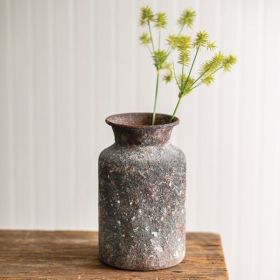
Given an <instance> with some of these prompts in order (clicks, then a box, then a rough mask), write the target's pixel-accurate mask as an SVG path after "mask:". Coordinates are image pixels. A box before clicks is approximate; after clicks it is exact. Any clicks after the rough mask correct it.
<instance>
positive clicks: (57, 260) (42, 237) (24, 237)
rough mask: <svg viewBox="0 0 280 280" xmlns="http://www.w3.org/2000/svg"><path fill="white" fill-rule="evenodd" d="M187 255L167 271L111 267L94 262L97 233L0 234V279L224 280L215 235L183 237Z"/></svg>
mask: <svg viewBox="0 0 280 280" xmlns="http://www.w3.org/2000/svg"><path fill="white" fill-rule="evenodd" d="M186 248H187V256H186V258H185V260H184V261H183V262H182V263H181V264H179V265H177V266H175V267H172V268H170V269H164V270H158V271H152V272H138V271H124V270H119V269H115V268H112V267H109V266H106V265H104V264H102V263H101V262H100V261H99V259H98V239H97V233H96V232H78V231H52V232H51V231H10V230H2V231H0V279H31V278H32V279H39V278H40V279H44V278H45V279H126V280H128V279H169V280H170V279H186V280H200V279H201V280H202V279H203V280H214V279H215V280H225V279H228V277H227V271H226V266H225V262H224V257H223V251H222V246H221V240H220V237H219V235H217V234H213V233H187V242H186Z"/></svg>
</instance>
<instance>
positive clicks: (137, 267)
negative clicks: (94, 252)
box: [99, 256, 185, 271]
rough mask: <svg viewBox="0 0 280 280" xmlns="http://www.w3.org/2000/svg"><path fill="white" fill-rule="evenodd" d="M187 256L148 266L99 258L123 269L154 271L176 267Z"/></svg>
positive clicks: (107, 263)
mask: <svg viewBox="0 0 280 280" xmlns="http://www.w3.org/2000/svg"><path fill="white" fill-rule="evenodd" d="M184 258H185V256H183V257H182V258H180V259H177V260H174V261H169V262H167V263H165V264H161V265H153V266H147V265H140V264H139V265H125V264H118V263H109V262H107V261H105V260H104V259H102V258H99V260H100V261H101V262H102V263H104V264H105V265H108V266H111V267H114V268H117V269H121V270H130V271H153V270H161V269H168V268H170V267H174V266H176V265H178V264H180V263H181V262H182V261H183V260H184Z"/></svg>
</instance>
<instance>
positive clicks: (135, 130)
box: [99, 113, 186, 270]
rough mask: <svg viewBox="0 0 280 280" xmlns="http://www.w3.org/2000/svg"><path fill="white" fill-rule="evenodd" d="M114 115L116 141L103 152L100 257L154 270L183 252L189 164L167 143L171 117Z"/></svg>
mask: <svg viewBox="0 0 280 280" xmlns="http://www.w3.org/2000/svg"><path fill="white" fill-rule="evenodd" d="M151 117H152V115H151V114H150V113H128V114H119V115H113V116H110V117H108V118H107V119H106V122H107V123H108V124H109V125H111V126H112V128H113V131H114V135H115V143H114V144H113V145H112V146H110V147H108V148H107V149H105V150H104V151H102V152H101V154H100V156H99V255H100V259H101V261H103V262H104V263H106V264H109V265H111V266H115V267H118V268H122V269H129V270H155V269H162V268H167V267H170V266H174V265H176V264H178V263H180V262H181V261H182V260H183V258H184V256H185V195H186V162H185V155H184V153H183V152H182V151H181V150H180V149H179V148H177V147H175V146H174V145H172V144H171V143H170V142H169V139H170V135H171V132H172V129H173V127H174V126H175V125H177V124H178V123H179V120H178V119H175V120H174V121H173V122H171V123H170V118H171V117H170V116H169V115H162V114H157V119H156V120H157V122H156V125H154V126H151V125H150V123H151Z"/></svg>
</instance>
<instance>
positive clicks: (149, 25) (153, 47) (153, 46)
mask: <svg viewBox="0 0 280 280" xmlns="http://www.w3.org/2000/svg"><path fill="white" fill-rule="evenodd" d="M148 28H149V33H150V37H151V43H152V49H153V52H154V51H155V45H154V39H153V34H152V30H151V24H150V21H148Z"/></svg>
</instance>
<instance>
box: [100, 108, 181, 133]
mask: <svg viewBox="0 0 280 280" xmlns="http://www.w3.org/2000/svg"><path fill="white" fill-rule="evenodd" d="M152 118H153V113H138V112H137V113H122V114H115V115H111V116H109V117H107V118H106V120H105V121H106V123H107V124H109V125H110V126H112V127H120V128H121V127H123V128H138V129H141V128H145V129H158V128H168V127H169V128H171V127H174V126H176V125H178V124H179V122H180V121H179V119H178V118H177V117H175V118H174V119H173V120H172V121H171V118H172V116H171V115H167V114H161V113H158V114H156V121H155V124H154V125H152Z"/></svg>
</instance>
